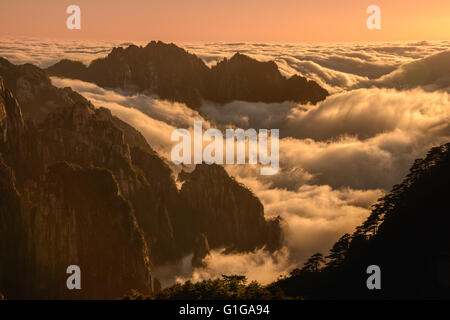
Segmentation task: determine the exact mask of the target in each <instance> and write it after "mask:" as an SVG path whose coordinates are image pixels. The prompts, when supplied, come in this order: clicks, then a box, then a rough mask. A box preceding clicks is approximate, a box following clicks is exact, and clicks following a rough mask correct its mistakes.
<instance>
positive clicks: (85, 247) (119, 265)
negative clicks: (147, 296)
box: [0, 79, 151, 298]
mask: <svg viewBox="0 0 450 320" xmlns="http://www.w3.org/2000/svg"><path fill="white" fill-rule="evenodd" d="M0 89H1V90H0V97H1V99H0V132H2V139H1V141H0V152H1V154H5V155H6V156H8V157H7V159H9V161H10V162H11V163H10V164H9V166H8V165H7V164H6V163H5V161H4V160H3V157H2V156H1V154H0V200H1V201H0V287H1V288H2V291H3V292H4V293H5V294H7V296H8V297H10V298H118V297H120V296H121V295H122V294H123V293H124V292H126V291H127V290H128V289H129V288H130V287H136V288H140V289H141V290H143V291H146V292H149V293H150V292H151V274H150V268H149V264H150V262H149V256H148V249H147V244H146V242H145V241H144V238H143V235H142V231H141V230H140V228H139V227H138V224H137V222H136V218H135V216H134V213H133V211H132V209H131V207H130V205H129V203H128V202H127V201H126V200H125V199H124V198H123V197H122V196H121V195H120V194H119V188H118V184H117V182H116V180H115V179H114V177H113V175H112V173H111V172H110V171H107V170H105V169H83V168H81V167H77V166H73V165H69V164H67V163H62V164H54V165H50V164H49V165H47V167H46V168H45V170H44V169H42V168H39V166H36V163H35V161H37V163H40V162H41V163H44V162H45V161H42V159H47V158H46V157H51V156H54V153H52V152H51V151H49V150H50V149H45V148H46V147H48V145H51V143H49V144H48V145H47V144H44V143H43V141H45V139H44V138H43V137H42V135H41V134H39V132H38V131H36V130H37V128H36V127H34V126H33V127H32V128H31V129H30V130H31V131H28V128H27V127H26V126H24V125H23V120H22V117H21V112H20V108H19V106H18V104H17V100H15V99H14V97H13V96H12V94H11V92H10V91H9V90H7V89H6V88H5V87H4V85H3V82H2V81H1V79H0ZM72 115H73V114H69V116H72ZM76 118H77V119H78V117H76ZM45 125H46V124H45V123H44V124H42V126H45ZM56 132H59V131H58V130H56ZM36 133H38V134H36ZM46 133H49V134H50V135H51V136H52V133H53V137H55V135H54V133H55V131H53V132H52V130H50V128H49V127H47V131H46ZM58 138H61V136H59V137H58ZM56 140H58V141H60V140H59V139H56ZM32 145H33V146H40V147H42V148H43V153H42V155H41V157H40V158H39V159H38V154H37V153H35V152H33V151H32V150H31V151H30V146H32ZM36 150H39V147H38V148H37V149H36ZM36 150H35V151H36ZM59 154H61V152H60V153H58V155H59ZM29 155H35V156H36V157H35V158H32V157H28V156H29ZM66 157H68V156H67V155H66ZM55 158H56V157H55ZM55 158H53V160H55ZM47 160H48V159H47ZM13 168H15V170H13ZM27 168H34V170H30V171H28V170H26V169H27ZM22 169H24V170H22ZM37 169H42V172H43V173H42V174H40V173H39V170H37ZM14 171H15V172H19V173H20V176H21V179H22V181H21V184H20V193H19V191H18V190H17V188H16V180H15V174H14ZM29 173H32V174H30V175H29ZM117 255H119V256H117ZM72 264H75V265H79V266H80V267H81V270H82V281H83V282H82V283H83V285H82V288H83V289H82V290H81V291H69V290H67V288H66V278H67V276H68V275H67V274H66V273H65V271H66V268H67V267H68V266H69V265H72ZM111 279H114V281H111Z"/></svg>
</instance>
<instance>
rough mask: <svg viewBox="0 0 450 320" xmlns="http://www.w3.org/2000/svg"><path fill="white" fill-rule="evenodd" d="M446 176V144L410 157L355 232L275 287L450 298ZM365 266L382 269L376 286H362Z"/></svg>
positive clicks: (449, 183) (291, 291) (449, 161)
mask: <svg viewBox="0 0 450 320" xmlns="http://www.w3.org/2000/svg"><path fill="white" fill-rule="evenodd" d="M449 176H450V143H447V144H445V145H442V146H440V147H435V148H433V149H431V150H430V151H429V152H428V155H427V156H426V158H425V159H418V160H416V161H415V163H414V165H413V166H412V167H411V169H410V172H409V174H408V175H407V176H406V178H405V179H404V180H403V182H402V183H401V184H399V185H396V186H394V187H393V189H392V191H391V192H390V193H389V194H387V195H386V196H385V197H383V198H381V199H380V200H379V201H378V203H377V204H376V205H375V206H374V208H373V210H372V213H371V215H370V216H369V217H368V219H367V220H366V221H365V222H364V223H363V224H362V225H361V226H359V227H358V228H357V229H356V231H355V233H354V234H353V235H351V236H350V235H345V236H343V237H342V238H341V239H340V240H339V241H338V242H337V243H336V244H335V245H334V247H333V248H332V249H331V250H330V255H329V256H328V261H327V263H326V265H325V266H324V267H323V268H322V269H320V270H318V271H316V272H311V271H310V270H306V269H304V270H296V271H295V272H293V273H292V274H291V276H290V277H288V278H286V279H284V280H280V281H278V282H277V283H276V284H274V286H279V287H281V288H282V289H283V290H284V291H285V292H286V293H287V294H288V295H290V296H303V297H310V298H333V297H334V298H335V297H340V298H395V299H404V298H443V297H447V298H448V297H450V296H449V292H450V290H449V289H450V274H449V270H450V268H449V267H450V239H449V236H448V226H449V224H450V215H449V210H448V194H449V190H450V180H449ZM370 265H378V266H379V267H380V269H381V290H368V289H367V287H366V280H367V278H368V277H369V275H368V274H366V269H367V267H368V266H370Z"/></svg>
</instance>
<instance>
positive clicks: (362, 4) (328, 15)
mask: <svg viewBox="0 0 450 320" xmlns="http://www.w3.org/2000/svg"><path fill="white" fill-rule="evenodd" d="M71 4H76V5H79V6H80V7H81V14H82V17H81V19H82V29H81V30H68V29H67V28H66V19H67V17H68V14H66V8H67V6H68V5H71ZM371 4H376V5H378V6H379V7H380V8H381V23H382V30H379V31H378V30H372V31H370V30H368V29H367V28H366V19H367V17H368V15H367V14H366V8H367V7H368V6H369V5H371ZM0 36H26V37H42V38H62V39H92V40H153V39H157V40H163V41H272V42H298V41H392V40H450V0H370V1H366V0H347V1H343V0H313V1H311V0H310V1H305V0H270V1H268V0H240V1H237V0H226V1H222V0H157V1H156V0H71V1H66V0H40V1H31V0H0Z"/></svg>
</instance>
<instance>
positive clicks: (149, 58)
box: [47, 41, 328, 108]
mask: <svg viewBox="0 0 450 320" xmlns="http://www.w3.org/2000/svg"><path fill="white" fill-rule="evenodd" d="M47 72H48V74H50V75H54V76H60V77H68V78H73V79H80V80H84V81H89V82H94V83H96V84H97V85H99V86H102V87H109V88H120V89H125V90H129V91H131V92H143V93H146V94H156V95H158V96H159V97H160V98H161V99H167V100H171V101H178V102H183V103H186V104H187V105H188V106H189V107H191V108H198V107H199V106H200V105H201V103H202V100H203V99H207V100H211V101H214V102H218V103H226V102H230V101H233V100H244V101H254V102H258V101H261V102H283V101H287V100H291V101H296V102H300V103H307V102H311V103H316V102H318V101H322V100H324V99H325V98H326V97H327V96H328V92H327V91H326V90H325V89H323V88H321V87H320V86H319V85H318V84H317V83H316V82H314V81H308V80H307V79H306V78H303V77H300V76H298V75H296V76H293V77H291V78H289V79H286V78H285V77H283V76H282V75H281V73H280V72H279V70H278V68H277V65H276V64H275V63H274V62H273V61H271V62H259V61H256V60H254V59H252V58H250V57H248V56H245V55H243V54H239V53H237V54H235V55H234V56H233V57H232V58H231V59H225V60H223V61H221V62H220V63H218V64H217V65H216V66H214V67H212V68H211V69H209V68H208V67H207V66H206V65H205V64H204V62H203V61H202V60H201V59H199V58H198V57H197V56H195V55H193V54H190V53H188V52H186V51H185V50H183V49H181V48H179V47H177V46H176V45H174V44H165V43H163V42H160V41H159V42H154V41H152V42H150V43H149V44H148V45H147V46H145V47H137V46H135V45H131V46H129V47H128V48H126V49H123V48H121V47H119V48H114V49H113V50H112V51H111V53H110V54H109V55H108V56H107V57H106V58H101V59H97V60H94V61H92V63H91V64H90V65H89V67H86V66H84V65H83V64H81V63H80V62H76V61H70V60H62V61H60V62H58V63H56V64H55V65H53V66H51V67H49V68H47Z"/></svg>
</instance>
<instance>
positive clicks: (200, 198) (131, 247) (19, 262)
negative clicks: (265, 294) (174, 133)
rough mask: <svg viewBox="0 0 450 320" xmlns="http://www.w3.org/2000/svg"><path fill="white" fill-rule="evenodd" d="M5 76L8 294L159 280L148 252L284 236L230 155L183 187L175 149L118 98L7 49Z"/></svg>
mask: <svg viewBox="0 0 450 320" xmlns="http://www.w3.org/2000/svg"><path fill="white" fill-rule="evenodd" d="M180 50H181V49H180ZM0 76H1V77H4V79H5V81H4V82H3V80H0V200H1V202H0V250H1V251H0V290H1V291H2V292H3V293H4V294H5V295H6V296H7V297H11V298H115V297H119V296H121V295H123V294H124V293H125V292H126V291H128V290H130V289H139V290H140V291H142V292H150V291H151V286H152V285H151V284H152V281H151V274H150V270H149V265H150V261H152V264H153V265H160V264H163V263H165V262H167V261H173V260H176V259H179V258H181V257H182V256H183V255H185V254H187V253H192V252H195V251H196V254H197V256H198V257H199V259H200V261H201V260H202V259H203V258H204V256H205V251H207V250H200V249H202V248H203V247H205V248H206V246H202V244H205V243H208V242H209V245H210V246H211V248H219V247H220V248H221V247H225V248H227V249H229V250H230V251H233V250H234V251H251V250H254V249H255V248H259V247H263V246H265V247H266V248H267V249H269V250H275V249H276V248H278V246H279V244H280V239H281V231H280V230H281V229H280V221H279V220H273V221H266V220H265V219H264V209H263V206H262V204H261V203H260V202H259V200H258V199H257V198H256V197H255V196H254V195H253V194H252V193H251V192H250V191H249V190H248V189H246V188H245V187H243V186H241V185H239V184H238V183H237V182H236V181H234V180H233V179H232V178H231V177H229V176H228V174H227V173H226V172H225V170H224V169H223V168H222V167H219V166H215V165H212V166H207V165H200V166H198V167H197V168H196V170H194V172H192V173H191V174H184V176H185V178H186V182H185V184H184V185H183V187H182V189H181V191H178V189H177V188H176V184H175V180H174V178H173V176H172V172H171V170H170V168H169V167H168V165H167V164H166V163H165V161H164V160H163V159H162V158H160V157H159V156H158V154H156V152H155V151H154V150H153V149H152V148H151V147H150V146H149V145H148V143H147V142H146V140H145V138H144V137H143V136H142V135H141V134H140V133H139V132H138V131H137V130H135V129H134V128H132V127H131V126H129V125H128V124H126V123H125V122H123V121H121V120H120V119H118V118H116V117H114V116H112V115H111V112H110V111H109V110H108V109H105V108H95V107H94V106H93V105H92V104H91V103H90V102H89V101H87V100H86V99H85V98H83V97H82V96H80V95H79V94H77V93H76V92H74V91H72V90H71V89H70V88H64V89H58V88H55V87H53V86H52V85H51V83H50V81H49V79H48V76H47V75H46V74H45V72H43V71H42V70H40V69H39V68H37V67H34V66H32V65H23V66H15V65H12V64H10V63H9V62H8V61H6V60H4V59H0ZM25 82H26V83H27V85H26V86H25V85H23V84H24V83H25ZM7 84H10V85H11V87H9V86H8V85H7ZM9 89H11V91H10V90H9ZM16 97H17V99H16ZM22 104H23V105H25V107H24V108H23V109H22ZM22 113H23V114H22ZM24 119H25V121H24ZM182 176H183V175H182ZM201 233H203V234H204V239H203V240H204V241H202V242H201V243H198V241H197V244H196V237H197V236H198V235H199V234H201ZM203 249H204V248H203ZM71 264H77V265H79V266H80V267H81V270H82V274H83V275H82V288H83V290H82V291H81V292H76V291H68V290H67V289H66V288H65V280H66V278H67V276H68V275H67V274H66V273H65V271H66V268H67V266H68V265H71Z"/></svg>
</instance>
